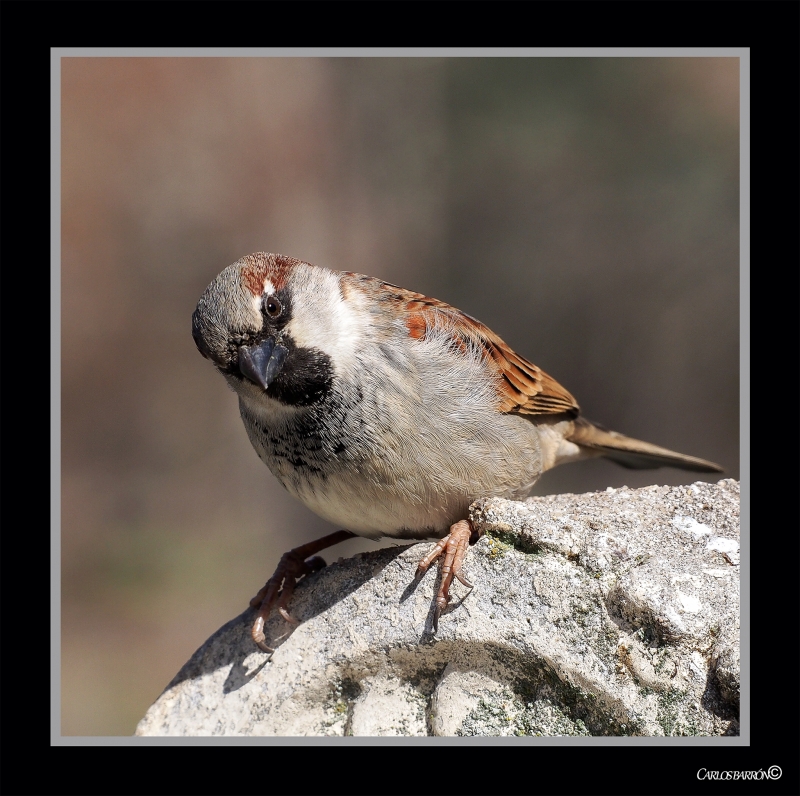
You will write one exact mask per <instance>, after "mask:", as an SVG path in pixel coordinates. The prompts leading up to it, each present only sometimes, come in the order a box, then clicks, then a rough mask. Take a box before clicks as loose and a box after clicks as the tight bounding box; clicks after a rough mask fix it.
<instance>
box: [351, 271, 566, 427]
mask: <svg viewBox="0 0 800 796" xmlns="http://www.w3.org/2000/svg"><path fill="white" fill-rule="evenodd" d="M347 276H349V277H354V278H355V279H356V280H357V281H358V282H359V283H360V284H361V286H362V287H363V288H365V289H367V290H369V291H370V292H371V293H372V294H373V295H374V296H375V298H376V299H377V300H378V301H381V302H384V301H385V302H387V303H390V304H391V305H392V307H393V308H397V307H398V306H399V307H402V312H403V313H404V316H405V321H406V327H407V328H408V333H409V335H410V336H411V337H414V338H416V339H420V338H422V337H424V335H425V333H426V331H427V330H428V329H432V328H434V326H437V325H438V326H441V325H442V324H441V320H446V321H447V326H450V327H452V329H453V345H454V348H459V349H461V350H463V351H466V350H467V346H468V345H469V344H472V345H473V346H479V347H480V348H482V349H483V350H484V351H485V352H486V354H487V358H488V361H489V363H490V364H492V365H493V366H494V368H495V370H496V372H497V373H498V374H499V375H500V376H501V379H500V380H499V381H498V395H497V397H498V402H499V404H498V409H499V410H500V411H501V412H503V413H512V412H513V413H515V414H520V415H559V414H565V413H566V414H568V415H569V416H570V417H577V416H578V414H579V412H580V407H579V406H578V403H577V401H576V400H575V399H574V398H573V397H572V395H570V394H569V393H568V392H567V391H566V390H565V389H564V388H563V387H562V386H561V385H560V384H559V383H558V382H557V381H556V380H555V379H554V378H552V377H551V376H548V375H547V374H546V373H545V372H544V371H543V370H541V369H540V368H537V367H536V365H534V364H533V363H532V362H529V361H528V360H527V359H525V357H521V356H520V355H519V354H517V353H515V352H514V351H513V350H512V349H511V348H510V347H509V346H508V345H507V344H506V343H505V342H504V341H503V340H502V339H501V338H500V337H498V336H497V335H496V334H495V333H494V332H493V331H492V330H491V329H489V328H488V327H487V326H484V325H483V324H482V323H481V322H480V321H478V320H476V319H475V318H473V317H472V316H471V315H467V313H465V312H461V310H457V309H456V308H455V307H451V306H450V305H449V304H445V303H444V302H443V301H439V300H438V299H434V298H429V297H428V296H423V295H422V294H421V293H414V292H413V291H411V290H406V289H405V288H402V287H398V286H397V285H392V284H390V283H389V282H382V281H381V280H379V279H375V278H374V277H367V276H363V275H362V274H352V273H348V274H347ZM367 283H368V284H367ZM437 318H438V319H439V320H440V323H438V324H437Z"/></svg>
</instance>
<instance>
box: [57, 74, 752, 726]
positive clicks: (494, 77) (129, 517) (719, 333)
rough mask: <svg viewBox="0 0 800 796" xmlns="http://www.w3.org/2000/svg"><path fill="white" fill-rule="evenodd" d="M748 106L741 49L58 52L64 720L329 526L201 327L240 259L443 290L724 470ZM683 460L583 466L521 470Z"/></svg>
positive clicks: (124, 718)
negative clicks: (515, 53)
mask: <svg viewBox="0 0 800 796" xmlns="http://www.w3.org/2000/svg"><path fill="white" fill-rule="evenodd" d="M738 116H739V80H738V60H736V59H712V58H709V59H678V58H663V59H650V58H625V59H623V58H620V59H617V58H598V59H584V58H563V59H562V58H544V59H473V58H458V59H445V58H408V59H399V58H377V59H376V58H363V59H360V58H340V59H326V58H320V59H316V58H261V59H253V58H238V59H236V58H208V59H205V58H203V59H197V58H186V59H172V58H112V59H108V58H65V59H63V60H62V223H63V247H62V296H63V327H62V341H63V342H62V370H63V383H62V390H63V393H62V394H63V404H62V406H63V425H62V435H63V460H62V461H63V482H62V489H63V525H62V532H63V616H62V632H63V659H62V709H63V714H62V730H63V733H64V734H68V735H71V734H79V735H106V734H123V735H127V734H131V733H132V732H133V731H134V728H135V725H136V722H137V721H138V720H139V719H140V718H141V716H142V715H143V714H144V712H145V710H146V709H147V707H148V706H149V705H150V703H151V702H152V701H153V700H154V699H155V698H156V697H157V696H158V694H159V693H160V691H161V690H162V689H163V687H164V686H165V685H166V683H167V682H168V681H169V680H170V678H171V677H172V676H173V675H174V674H175V673H176V672H177V670H178V668H179V667H180V666H181V665H182V664H183V663H184V661H185V660H186V659H187V658H188V657H189V656H190V655H191V653H192V652H193V651H194V650H195V649H196V648H197V647H198V646H199V645H200V644H201V643H202V642H203V641H204V640H205V639H206V638H207V636H208V635H210V634H211V633H212V632H213V631H214V630H216V629H217V628H218V627H219V626H220V625H221V624H222V623H223V622H225V621H227V620H228V619H230V618H232V617H233V616H235V615H236V614H238V613H239V612H240V611H241V610H243V609H244V608H245V607H246V605H247V602H248V600H249V598H250V597H251V596H252V595H253V594H254V593H255V592H256V591H257V589H258V588H259V587H260V586H261V585H262V584H263V582H264V580H265V579H266V578H267V577H268V576H269V575H270V574H271V572H272V570H273V568H274V566H275V565H276V563H277V560H278V558H279V556H280V554H281V553H282V552H284V551H285V550H287V549H289V548H290V547H293V546H296V545H297V544H301V543H302V542H304V541H308V540H310V539H312V538H315V537H317V536H320V535H322V534H325V533H329V532H330V531H331V530H333V528H331V526H328V525H327V524H326V523H324V522H323V521H322V520H319V519H317V518H316V517H315V516H314V515H312V514H311V513H310V512H309V511H308V510H306V509H305V508H304V507H303V506H301V505H300V504H299V503H296V502H295V501H294V500H293V499H291V498H290V497H289V496H288V495H286V494H285V493H284V491H283V490H282V488H281V487H280V486H279V485H278V483H277V482H276V481H275V480H274V479H273V478H272V476H271V475H270V473H269V472H268V470H267V468H266V467H265V466H264V465H263V464H262V463H261V462H260V461H259V460H258V458H257V456H256V454H255V452H254V451H253V450H252V448H251V447H250V444H249V442H248V441H247V438H246V435H245V432H244V428H243V426H242V424H241V421H240V419H239V416H238V409H237V402H236V398H235V396H234V394H233V393H232V392H230V391H229V390H228V389H227V388H226V386H225V384H224V381H223V379H222V378H221V377H220V376H219V375H218V374H216V373H215V372H214V370H213V369H212V368H211V367H210V366H209V364H208V362H206V361H205V360H204V359H203V358H202V357H201V356H200V355H199V354H198V352H197V351H196V350H195V347H194V343H193V342H192V338H191V334H190V317H191V314H192V311H193V310H194V307H195V304H196V302H197V299H198V298H199V296H200V294H201V292H202V291H203V289H204V288H205V286H206V285H207V284H208V282H209V281H210V280H211V279H212V278H213V277H214V276H215V275H216V274H217V273H218V272H219V271H220V270H221V269H222V268H223V267H224V266H226V265H228V264H229V263H231V262H233V261H234V260H236V259H238V258H239V257H241V256H242V255H244V254H248V253H250V252H253V251H259V250H261V251H273V252H280V253H283V254H288V255H291V256H294V257H299V258H301V259H305V260H309V261H310V262H313V263H315V264H317V265H324V266H329V267H331V268H337V269H346V270H354V271H360V272H363V273H367V274H372V275H375V276H378V277H381V278H384V279H387V280H388V281H390V282H395V283H397V284H400V285H403V286H404V287H408V288H410V289H412V290H416V291H420V292H423V293H427V294H430V295H433V296H436V297H437V298H441V299H443V300H445V301H448V302H450V303H452V304H455V305H456V306H458V307H460V308H461V309H463V310H465V311H466V312H469V313H470V314H472V315H474V316H476V317H478V318H480V319H481V320H482V321H484V322H485V323H487V324H488V325H489V326H490V327H491V328H493V329H494V330H495V331H496V332H498V333H499V334H500V335H501V336H502V337H503V338H504V339H505V340H506V341H507V342H509V343H510V344H511V345H512V346H513V347H514V348H515V349H517V350H518V351H519V352H520V353H522V354H523V355H525V356H527V357H529V358H530V359H532V360H533V361H534V362H535V363H536V364H538V365H539V366H541V367H542V368H544V369H545V370H546V371H548V372H549V373H550V374H551V375H553V376H555V377H556V378H557V379H558V380H559V381H561V382H562V383H563V384H564V385H565V386H566V387H567V388H568V389H569V390H570V391H571V392H572V393H573V394H574V395H575V396H576V397H577V398H578V400H579V402H580V403H581V406H582V408H583V410H584V413H585V414H586V415H587V416H588V417H590V418H592V419H595V420H598V421H600V422H602V423H604V424H606V425H608V426H610V427H612V428H614V429H616V430H618V431H622V432H624V433H626V434H630V435H633V436H636V437H640V438H642V439H646V440H649V441H651V442H655V443H657V444H660V445H664V446H667V447H669V448H673V449H675V450H678V451H682V452H685V453H689V454H693V455H697V456H702V457H705V458H708V459H711V460H713V461H716V462H719V463H720V464H722V465H723V466H724V467H725V468H726V473H725V475H726V476H732V477H737V478H738V475H739V461H738V451H739V413H738V397H739V371H738V357H739V323H738V319H739V295H738V284H739V238H738V235H739V231H738V207H739V205H738V202H739V131H738ZM697 477H698V476H697V475H696V474H693V473H684V472H681V471H677V470H669V469H665V470H658V471H648V472H634V471H628V470H623V469H621V468H618V467H616V466H614V465H613V464H610V463H606V462H602V461H591V462H585V463H580V464H576V465H570V466H568V467H565V468H561V469H559V470H555V471H553V472H551V473H548V474H546V475H545V476H544V478H543V479H542V480H541V482H540V483H539V485H538V486H537V488H536V492H538V493H540V494H541V493H544V492H563V491H574V492H582V491H588V490H597V489H604V488H605V487H606V486H620V485H622V484H628V485H629V486H639V485H644V484H650V483H670V484H677V483H690V482H691V481H693V480H696V479H697ZM710 480H715V479H714V478H711V479H710ZM374 546H375V545H374V544H373V543H371V542H367V541H361V540H357V541H353V542H349V543H347V544H346V545H342V546H341V547H340V548H339V549H334V550H333V551H331V554H330V555H329V558H328V560H332V559H333V560H335V559H336V558H337V557H338V556H339V555H349V554H352V553H353V552H355V551H356V550H365V549H374Z"/></svg>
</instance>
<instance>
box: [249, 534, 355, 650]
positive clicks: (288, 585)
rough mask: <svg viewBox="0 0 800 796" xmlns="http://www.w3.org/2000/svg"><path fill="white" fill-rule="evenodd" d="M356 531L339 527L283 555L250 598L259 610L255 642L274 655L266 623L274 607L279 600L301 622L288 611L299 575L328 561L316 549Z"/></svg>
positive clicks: (286, 616)
mask: <svg viewBox="0 0 800 796" xmlns="http://www.w3.org/2000/svg"><path fill="white" fill-rule="evenodd" d="M352 536H354V534H352V533H350V531H338V532H337V533H332V534H330V535H328V536H324V537H323V538H322V539H317V540H316V541H314V542H309V544H306V545H302V546H301V547H296V548H295V549H294V550H290V551H289V552H288V553H284V554H283V556H281V560H280V563H279V564H278V567H277V569H276V570H275V572H274V574H273V575H272V577H271V578H270V579H269V580H268V581H267V582H266V583H265V584H264V586H263V588H262V589H261V590H260V591H259V592H258V594H256V596H255V597H253V599H252V600H250V607H251V608H253V609H255V610H256V611H258V613H257V615H256V619H255V621H254V622H253V627H252V628H251V630H250V635H251V636H252V638H253V642H254V643H255V645H256V646H257V647H258V648H259V649H260V650H263V651H264V652H266V653H268V654H269V655H271V654H272V653H273V652H275V650H274V649H273V648H272V647H270V646H268V645H267V643H266V636H265V634H264V625H265V623H266V621H267V619H268V618H269V615H270V613H272V609H273V608H274V607H275V606H276V604H277V609H278V613H279V614H280V615H281V616H282V617H283V618H284V619H285V620H286V621H287V622H288V623H289V624H290V625H292V626H294V627H297V626H298V625H299V624H300V621H299V620H298V619H295V618H294V617H293V616H292V615H291V614H290V613H289V611H288V605H289V600H290V599H291V597H292V594H293V593H294V589H295V586H296V585H297V581H298V579H302V578H304V577H308V575H311V574H313V573H314V572H319V570H321V569H322V568H323V567H324V566H326V564H325V559H323V558H321V557H320V556H318V555H314V553H318V552H319V551H320V550H324V549H325V548H326V547H331V546H332V545H335V544H338V543H339V542H343V541H344V540H345V539H350V538H351V537H352Z"/></svg>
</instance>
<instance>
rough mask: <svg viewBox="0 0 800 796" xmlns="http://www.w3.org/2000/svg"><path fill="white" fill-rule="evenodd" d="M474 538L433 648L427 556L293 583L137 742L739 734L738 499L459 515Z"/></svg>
mask: <svg viewBox="0 0 800 796" xmlns="http://www.w3.org/2000/svg"><path fill="white" fill-rule="evenodd" d="M471 517H472V520H473V522H474V523H475V525H476V527H478V528H479V529H481V530H483V531H484V532H485V535H484V536H483V537H482V538H481V539H480V540H479V541H478V542H477V544H475V545H474V546H473V547H472V548H471V549H470V552H469V553H468V555H467V559H466V564H465V569H466V572H467V576H468V577H469V579H470V580H471V581H472V582H473V583H474V584H475V588H474V589H473V590H472V592H469V591H468V589H466V588H465V587H463V586H462V585H461V584H459V583H458V582H455V583H454V588H453V590H452V594H453V600H452V602H451V604H450V606H449V607H448V610H447V611H446V612H445V614H444V615H443V616H442V618H441V620H440V622H439V631H438V633H437V634H436V635H435V636H434V635H432V633H431V619H432V609H433V598H434V594H435V591H434V590H435V586H436V580H437V575H436V572H435V571H433V570H432V571H429V572H428V573H427V574H426V576H425V577H424V578H423V579H422V580H421V581H420V582H419V583H418V584H415V583H414V580H413V578H414V571H415V569H416V566H417V562H418V561H419V559H420V557H421V556H422V555H424V554H425V552H427V551H428V550H429V549H430V544H429V543H422V544H416V545H408V546H403V547H395V548H387V549H383V550H378V551H376V552H374V553H366V554H360V555H357V556H355V557H354V558H352V559H349V560H347V561H342V562H341V563H338V564H334V565H332V566H329V567H326V568H325V569H323V570H321V571H320V572H318V573H316V574H314V575H312V576H310V577H308V578H307V579H306V580H305V581H302V582H301V583H300V584H298V587H297V590H296V592H295V594H294V596H293V598H292V604H291V609H292V612H293V613H294V615H295V616H296V617H297V618H298V619H300V620H301V621H302V623H303V624H301V625H300V626H299V627H298V628H297V629H296V630H294V632H292V628H291V626H290V625H288V624H287V623H286V622H285V621H284V620H283V619H281V618H280V617H278V616H275V617H272V618H270V620H269V621H268V623H267V628H266V632H267V638H268V640H271V642H270V643H272V644H273V645H274V646H276V652H275V654H274V655H273V656H272V659H271V660H268V656H267V655H266V654H264V653H262V652H261V651H259V650H258V649H257V648H256V647H255V646H254V644H253V642H252V640H251V638H250V625H251V624H252V621H253V613H252V611H250V610H247V611H245V612H244V613H242V614H241V615H240V616H238V617H236V618H235V619H233V620H232V621H230V622H228V623H227V624H226V625H224V626H223V627H222V628H220V630H218V631H217V632H216V633H215V634H214V635H213V636H212V637H211V638H210V639H208V641H206V643H205V644H203V645H202V646H201V647H200V649H198V650H197V652H196V653H195V654H194V655H193V656H192V658H191V659H190V660H189V661H188V663H186V665H185V666H184V667H183V668H182V669H181V671H180V672H179V673H178V674H177V676H176V677H175V678H174V680H173V681H172V682H171V683H170V684H169V686H168V687H167V689H166V690H165V691H164V693H163V694H162V695H161V696H160V697H159V699H158V700H157V701H156V702H155V704H154V705H153V706H152V707H151V708H150V709H149V710H148V711H147V714H146V715H145V717H144V718H143V719H142V721H141V722H140V723H139V726H138V728H137V731H136V734H137V735H362V736H370V735H373V736H376V735H398V736H399V735H403V736H414V735H448V736H452V735H509V736H510V735H517V736H525V735H563V736H566V735H725V734H728V735H730V734H738V732H739V723H738V719H739V484H738V483H737V482H736V481H733V480H723V481H720V482H719V483H717V484H707V483H703V482H698V483H695V484H692V485H691V486H680V487H666V486H653V487H646V488H644V489H637V490H632V489H627V488H625V487H623V488H622V489H617V490H614V489H608V490H607V491H605V492H599V493H592V494H586V495H553V496H548V497H537V498H531V499H529V500H528V501H526V502H525V503H516V502H511V501H507V500H502V499H498V498H492V499H486V500H479V501H476V502H475V503H474V504H473V505H472V507H471Z"/></svg>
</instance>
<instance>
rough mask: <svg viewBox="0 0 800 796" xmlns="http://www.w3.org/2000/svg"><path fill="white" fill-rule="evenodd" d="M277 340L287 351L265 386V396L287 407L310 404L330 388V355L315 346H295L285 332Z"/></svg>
mask: <svg viewBox="0 0 800 796" xmlns="http://www.w3.org/2000/svg"><path fill="white" fill-rule="evenodd" d="M281 343H282V344H283V345H284V346H286V348H287V349H288V350H289V353H288V354H287V356H286V362H285V363H284V365H283V367H282V368H281V371H280V373H278V375H277V376H276V377H275V380H274V381H273V382H272V384H270V385H269V387H268V388H267V395H269V396H270V397H271V398H275V399H276V400H278V401H280V402H281V403H284V404H289V405H290V406H310V405H311V404H315V403H318V402H319V401H322V400H323V399H324V398H325V397H326V396H327V395H328V394H329V393H330V391H331V386H332V384H333V365H332V364H331V358H330V357H329V356H328V355H327V354H325V353H323V352H322V351H319V350H318V349H316V348H298V347H297V346H296V345H295V344H294V341H293V340H292V338H291V337H290V336H289V335H284V336H283V338H282V340H281Z"/></svg>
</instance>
